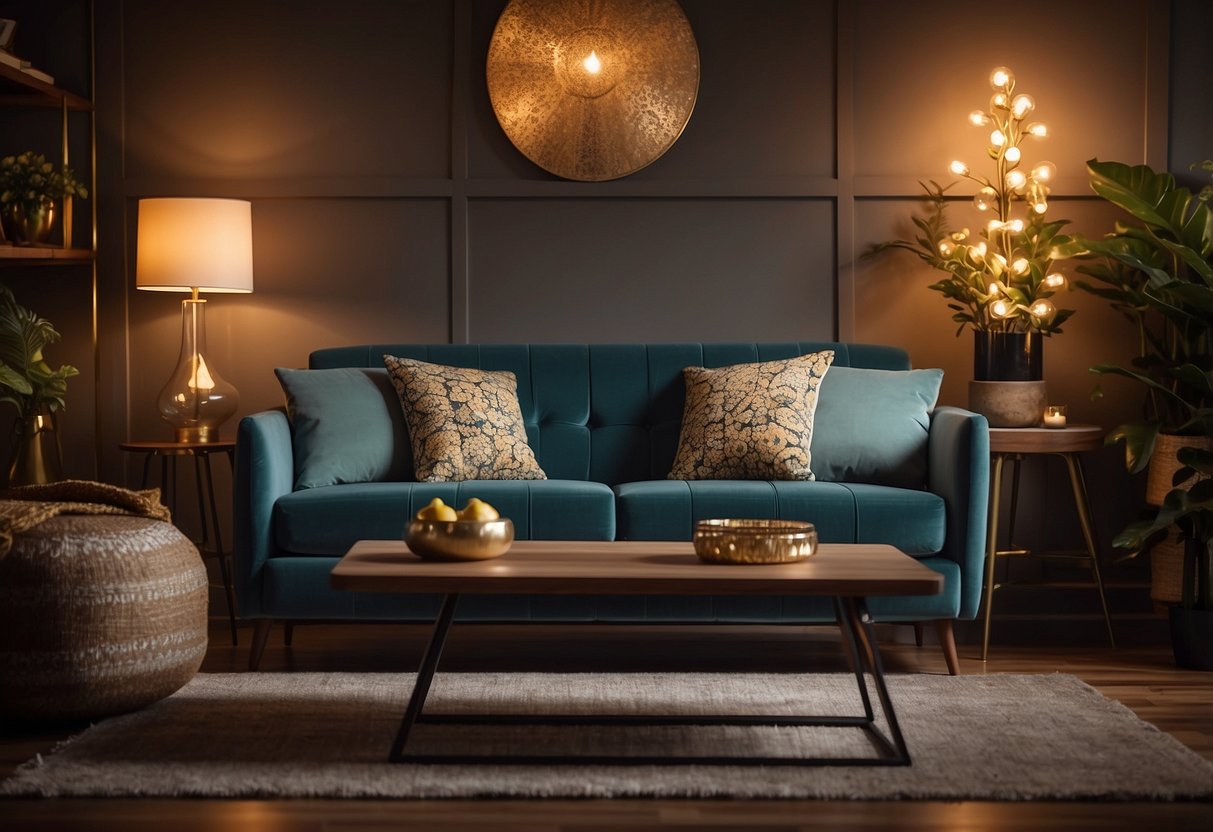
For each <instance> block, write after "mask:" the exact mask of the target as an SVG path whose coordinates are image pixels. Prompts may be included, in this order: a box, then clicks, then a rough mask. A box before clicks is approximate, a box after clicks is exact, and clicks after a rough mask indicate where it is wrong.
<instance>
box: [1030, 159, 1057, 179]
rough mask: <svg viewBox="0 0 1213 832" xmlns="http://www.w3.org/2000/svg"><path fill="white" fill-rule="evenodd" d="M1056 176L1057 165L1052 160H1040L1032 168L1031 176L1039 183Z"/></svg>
mask: <svg viewBox="0 0 1213 832" xmlns="http://www.w3.org/2000/svg"><path fill="white" fill-rule="evenodd" d="M1056 176H1057V165H1055V164H1053V163H1052V162H1040V163H1039V164H1037V165H1036V167H1034V168H1032V178H1033V179H1035V180H1036V181H1037V182H1040V183H1041V184H1047V183H1049V182H1052V181H1053V179H1054V177H1056Z"/></svg>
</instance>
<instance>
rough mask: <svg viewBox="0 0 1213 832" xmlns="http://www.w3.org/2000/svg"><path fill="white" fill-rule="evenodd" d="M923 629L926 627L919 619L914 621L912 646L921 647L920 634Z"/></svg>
mask: <svg viewBox="0 0 1213 832" xmlns="http://www.w3.org/2000/svg"><path fill="white" fill-rule="evenodd" d="M925 629H926V627H924V626H923V624H922V622H921V621H915V622H914V646H915V647H922V634H923V631H924V630H925Z"/></svg>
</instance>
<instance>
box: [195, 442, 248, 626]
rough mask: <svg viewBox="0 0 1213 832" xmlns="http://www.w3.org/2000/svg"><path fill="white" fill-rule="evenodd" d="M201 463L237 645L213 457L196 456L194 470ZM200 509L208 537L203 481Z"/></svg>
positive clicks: (230, 574) (234, 604) (229, 575)
mask: <svg viewBox="0 0 1213 832" xmlns="http://www.w3.org/2000/svg"><path fill="white" fill-rule="evenodd" d="M199 465H201V467H202V472H201V475H202V477H203V479H205V481H206V495H207V498H208V500H209V501H210V505H211V527H212V529H213V530H214V535H215V554H216V555H217V556H218V558H219V574H220V575H221V576H222V577H223V594H224V597H225V598H226V599H227V620H228V624H229V626H230V627H231V630H232V646H233V647H234V646H236V644H237V639H236V597H235V593H233V591H232V573H231V570H230V569H229V568H228V562H227V550H226V549H225V548H223V531H222V530H221V529H220V528H219V504H218V502H217V501H216V500H215V476H214V474H213V473H212V471H211V458H210V456H209V455H208V454H205V453H204V454H202V455H201V456H195V457H194V471H195V473H198V467H199ZM198 509H199V511H200V512H201V515H202V529H203V531H202V534H203V539H204V540H205V539H206V510H205V508H204V507H203V504H202V483H199V485H198Z"/></svg>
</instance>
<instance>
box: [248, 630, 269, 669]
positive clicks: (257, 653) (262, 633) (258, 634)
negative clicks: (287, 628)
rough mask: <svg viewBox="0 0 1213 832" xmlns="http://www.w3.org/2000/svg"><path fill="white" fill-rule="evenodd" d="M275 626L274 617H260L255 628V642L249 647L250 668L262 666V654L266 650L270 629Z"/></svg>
mask: <svg viewBox="0 0 1213 832" xmlns="http://www.w3.org/2000/svg"><path fill="white" fill-rule="evenodd" d="M273 626H274V619H272V618H258V619H257V625H256V627H255V628H254V630H253V644H252V646H251V647H249V654H248V669H249V670H256V669H257V668H259V667H260V666H261V654H262V653H264V652H265V643H266V641H268V640H269V637H270V630H271V629H272V628H273Z"/></svg>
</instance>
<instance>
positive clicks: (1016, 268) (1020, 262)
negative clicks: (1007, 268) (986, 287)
mask: <svg viewBox="0 0 1213 832" xmlns="http://www.w3.org/2000/svg"><path fill="white" fill-rule="evenodd" d="M1030 268H1031V264H1029V263H1028V261H1027V260H1025V259H1024V258H1022V257H1018V258H1016V259H1015V261H1014V262H1012V263H1011V271H1013V272H1014V273H1015V274H1018V275H1025V274H1027V273H1028V269H1030Z"/></svg>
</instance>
